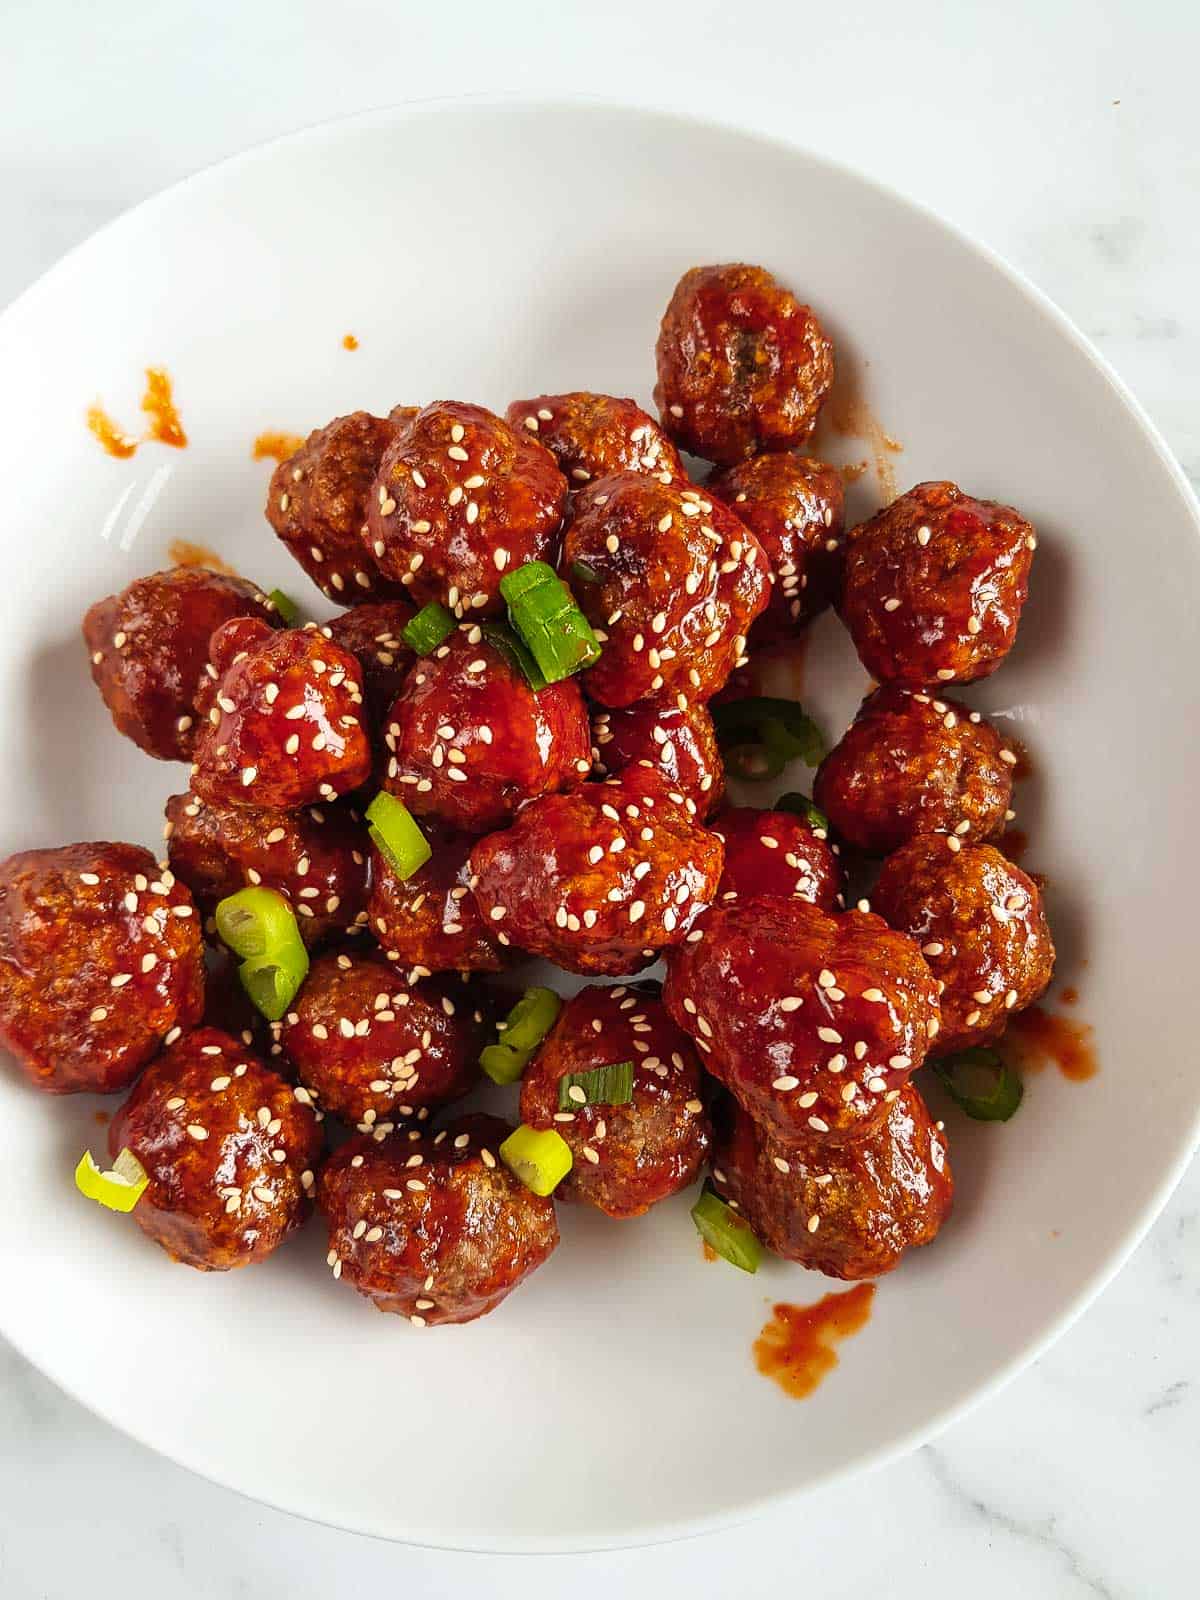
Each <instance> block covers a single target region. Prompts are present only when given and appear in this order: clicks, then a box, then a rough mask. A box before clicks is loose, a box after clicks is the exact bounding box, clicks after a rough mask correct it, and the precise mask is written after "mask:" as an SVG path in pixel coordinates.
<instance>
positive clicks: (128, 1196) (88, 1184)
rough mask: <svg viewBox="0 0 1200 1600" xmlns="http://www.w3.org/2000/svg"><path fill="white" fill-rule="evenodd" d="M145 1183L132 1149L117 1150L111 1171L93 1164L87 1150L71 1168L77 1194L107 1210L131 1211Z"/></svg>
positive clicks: (145, 1180) (140, 1196) (144, 1170)
mask: <svg viewBox="0 0 1200 1600" xmlns="http://www.w3.org/2000/svg"><path fill="white" fill-rule="evenodd" d="M149 1182H150V1179H149V1177H148V1176H147V1173H146V1169H145V1167H143V1165H142V1163H141V1162H140V1161H139V1160H138V1158H137V1157H136V1156H135V1155H134V1153H133V1151H132V1150H122V1151H121V1154H120V1155H119V1156H118V1157H117V1159H116V1160H115V1161H114V1162H113V1164H112V1170H111V1172H105V1171H103V1170H102V1168H100V1167H98V1166H97V1165H96V1163H95V1161H94V1160H93V1159H92V1152H91V1151H90V1150H85V1151H84V1152H83V1155H82V1156H81V1157H80V1159H79V1165H78V1166H77V1167H76V1168H75V1187H76V1188H77V1189H78V1190H79V1192H80V1194H82V1195H86V1196H87V1198H88V1199H89V1200H95V1201H96V1202H97V1203H98V1204H100V1205H102V1206H107V1207H108V1209H109V1210H110V1211H132V1210H133V1208H134V1206H135V1205H137V1203H138V1201H139V1200H140V1199H141V1198H142V1194H143V1192H144V1191H145V1188H146V1185H147V1184H148V1183H149Z"/></svg>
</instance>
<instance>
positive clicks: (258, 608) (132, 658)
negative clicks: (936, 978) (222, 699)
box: [83, 567, 279, 761]
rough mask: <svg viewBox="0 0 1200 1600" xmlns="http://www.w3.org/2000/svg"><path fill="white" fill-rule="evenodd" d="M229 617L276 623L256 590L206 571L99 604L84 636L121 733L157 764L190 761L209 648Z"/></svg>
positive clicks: (174, 571) (165, 576)
mask: <svg viewBox="0 0 1200 1600" xmlns="http://www.w3.org/2000/svg"><path fill="white" fill-rule="evenodd" d="M231 617H256V618H258V619H259V621H261V622H263V623H266V624H269V625H271V626H275V625H277V624H278V621H279V619H278V616H277V614H276V612H275V608H274V606H273V605H272V604H271V602H270V601H269V600H268V599H267V597H266V595H265V594H263V593H262V591H261V590H260V589H259V588H257V586H256V585H255V584H253V583H247V582H246V580H245V579H244V578H231V577H226V576H225V575H224V574H223V573H220V572H209V571H208V570H207V569H206V568H203V567H172V568H171V569H170V570H169V571H167V572H155V573H152V574H151V575H150V576H149V577H148V578H138V579H137V581H136V582H134V583H131V584H130V585H129V587H128V588H127V589H123V590H122V591H121V593H120V594H115V595H114V594H110V595H109V596H108V598H107V599H105V600H97V602H96V604H95V605H94V606H92V608H91V610H90V611H89V612H88V614H87V616H86V617H84V619H83V637H84V640H85V642H86V643H87V647H88V651H89V652H90V654H91V658H92V677H93V679H94V680H95V683H96V687H97V688H98V689H99V690H100V694H101V696H102V697H103V700H104V704H105V705H106V706H107V707H108V709H109V711H110V712H111V713H112V719H113V722H114V723H115V724H116V728H117V731H118V733H123V734H125V735H126V737H127V738H130V739H132V740H133V742H134V744H136V745H138V746H140V748H141V749H143V750H144V751H145V752H146V754H147V755H151V756H157V757H158V759H159V760H160V761H190V760H191V758H192V751H193V749H194V748H195V744H196V740H197V738H198V737H199V734H200V727H201V718H200V716H199V715H198V714H197V704H196V698H197V694H198V691H199V689H200V685H201V682H202V680H203V678H204V668H205V664H206V663H207V661H208V641H209V639H210V638H211V637H212V635H213V633H214V632H215V631H216V630H217V628H219V627H220V626H221V624H222V623H223V622H228V621H229V619H230V618H231Z"/></svg>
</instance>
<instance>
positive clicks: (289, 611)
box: [267, 589, 300, 628]
mask: <svg viewBox="0 0 1200 1600" xmlns="http://www.w3.org/2000/svg"><path fill="white" fill-rule="evenodd" d="M267 599H268V600H269V601H270V602H271V604H272V605H273V606H274V607H275V609H276V611H278V613H279V615H280V616H281V617H282V618H283V620H284V624H285V626H287V627H289V628H294V627H295V626H296V624H297V623H298V622H299V621H300V607H299V606H298V605H297V604H296V602H295V601H294V600H293V599H292V597H291V595H287V594H284V592H283V590H282V589H272V590H271V592H270V594H269V595H268V596H267Z"/></svg>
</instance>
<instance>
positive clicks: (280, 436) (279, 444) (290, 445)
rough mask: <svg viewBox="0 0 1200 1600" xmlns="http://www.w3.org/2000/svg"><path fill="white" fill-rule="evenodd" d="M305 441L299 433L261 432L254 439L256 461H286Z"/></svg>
mask: <svg viewBox="0 0 1200 1600" xmlns="http://www.w3.org/2000/svg"><path fill="white" fill-rule="evenodd" d="M303 443H304V439H303V436H302V435H301V434H298V433H260V434H259V436H258V438H257V439H255V441H254V450H253V455H254V459H255V461H286V460H287V458H288V457H289V456H294V455H295V454H296V451H297V450H299V448H300V446H301V445H302V444H303Z"/></svg>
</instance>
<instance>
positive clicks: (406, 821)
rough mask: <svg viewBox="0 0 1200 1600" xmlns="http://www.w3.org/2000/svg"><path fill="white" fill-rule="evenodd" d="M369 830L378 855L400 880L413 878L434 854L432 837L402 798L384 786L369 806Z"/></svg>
mask: <svg viewBox="0 0 1200 1600" xmlns="http://www.w3.org/2000/svg"><path fill="white" fill-rule="evenodd" d="M367 831H368V833H369V834H370V835H371V841H372V843H373V844H374V845H375V848H376V849H377V850H378V851H379V854H380V855H381V856H382V857H383V859H384V860H385V861H386V862H387V864H388V866H389V867H391V869H392V871H393V872H394V873H395V874H396V876H397V877H398V878H400V879H406V878H411V877H412V875H413V873H414V872H416V871H417V870H418V868H420V867H423V866H424V865H425V863H426V862H427V861H428V860H429V858H430V856H431V855H432V854H433V851H432V849H431V848H430V845H429V840H428V839H427V838H426V837H425V835H424V834H423V833H422V832H421V830H420V828H418V826H417V824H416V823H415V822H414V821H413V817H412V813H411V812H410V811H409V809H408V807H407V806H406V805H405V804H404V802H403V800H397V799H396V796H395V795H394V794H388V792H387V790H386V789H381V790H380V791H379V793H378V794H377V795H376V796H375V798H374V800H372V801H371V804H370V805H369V806H368V807H367Z"/></svg>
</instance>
